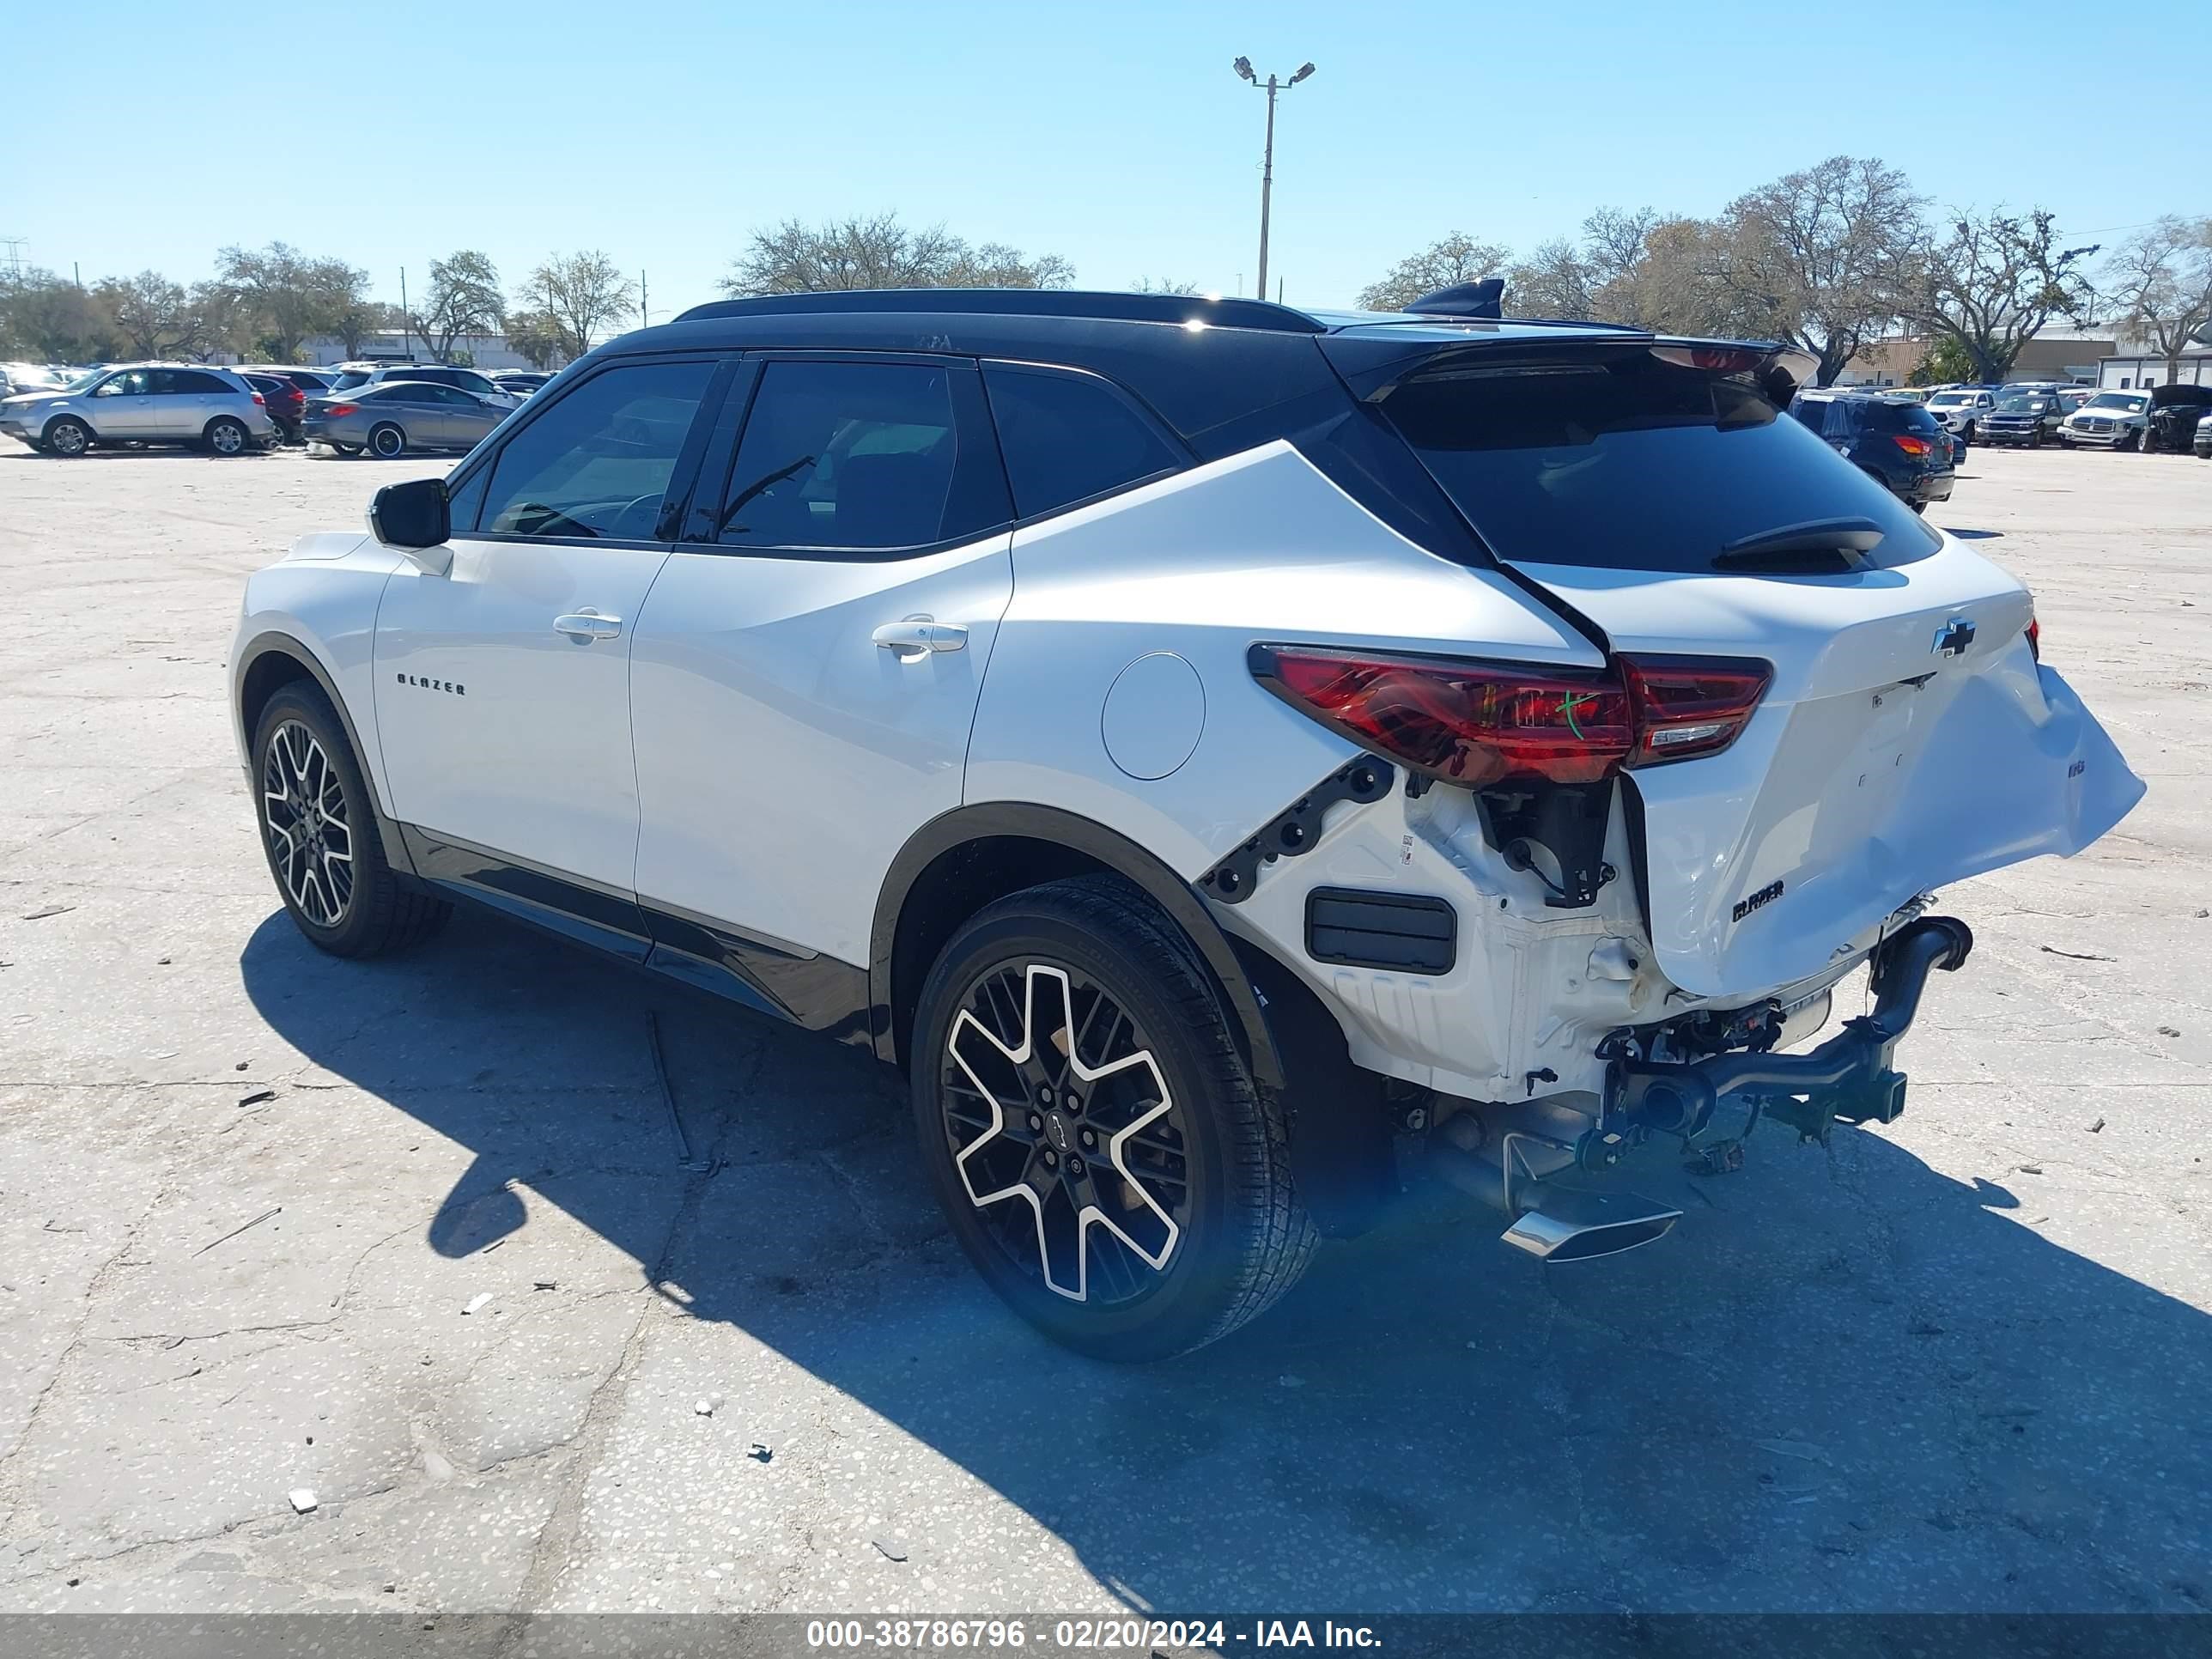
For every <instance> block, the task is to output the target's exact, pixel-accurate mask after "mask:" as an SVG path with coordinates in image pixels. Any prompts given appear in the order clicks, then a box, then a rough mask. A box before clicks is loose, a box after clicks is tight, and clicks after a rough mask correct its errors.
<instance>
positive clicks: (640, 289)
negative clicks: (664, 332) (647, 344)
mask: <svg viewBox="0 0 2212 1659" xmlns="http://www.w3.org/2000/svg"><path fill="white" fill-rule="evenodd" d="M648 292H649V290H648V289H647V288H646V286H645V273H644V272H643V271H639V272H638V273H637V325H638V326H639V327H640V328H651V327H652V326H653V313H651V312H650V311H648V310H647V309H646V305H645V301H646V296H647V293H648Z"/></svg>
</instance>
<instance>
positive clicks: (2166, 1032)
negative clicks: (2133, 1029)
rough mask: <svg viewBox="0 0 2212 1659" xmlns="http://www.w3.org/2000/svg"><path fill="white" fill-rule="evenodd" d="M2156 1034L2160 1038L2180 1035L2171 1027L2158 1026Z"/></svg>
mask: <svg viewBox="0 0 2212 1659" xmlns="http://www.w3.org/2000/svg"><path fill="white" fill-rule="evenodd" d="M2158 1034H2159V1035H2160V1036H2180V1035H2181V1033H2180V1032H2179V1031H2177V1030H2174V1029H2173V1027H2172V1026H2171V1025H2161V1026H2160V1027H2159V1028H2158Z"/></svg>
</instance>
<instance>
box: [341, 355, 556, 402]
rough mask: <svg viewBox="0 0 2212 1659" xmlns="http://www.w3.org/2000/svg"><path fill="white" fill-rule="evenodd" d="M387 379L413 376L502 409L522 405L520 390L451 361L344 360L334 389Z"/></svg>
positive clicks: (419, 381) (421, 382) (354, 388)
mask: <svg viewBox="0 0 2212 1659" xmlns="http://www.w3.org/2000/svg"><path fill="white" fill-rule="evenodd" d="M387 380H411V381H414V382H416V384H418V385H424V386H452V387H453V389H454V390H455V391H456V392H467V393H469V394H470V395H471V397H476V398H483V400H484V401H485V402H486V403H489V404H497V405H498V406H499V407H501V409H520V407H521V406H522V398H521V395H520V393H517V392H510V391H508V390H507V388H505V387H504V386H500V385H499V384H498V383H497V382H495V380H493V379H492V378H491V376H490V375H489V374H482V373H480V372H479V371H477V370H476V369H473V368H454V367H453V365H452V364H450V363H377V364H374V365H373V366H371V367H369V368H362V367H361V366H359V365H358V364H356V365H353V366H351V367H348V366H346V365H343V364H341V365H340V366H339V368H338V371H337V375H336V376H335V377H334V378H333V379H332V380H331V391H333V392H358V391H360V390H361V389H362V387H363V386H381V385H383V384H384V383H385V382H386V381H387Z"/></svg>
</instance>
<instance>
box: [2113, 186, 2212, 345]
mask: <svg viewBox="0 0 2212 1659" xmlns="http://www.w3.org/2000/svg"><path fill="white" fill-rule="evenodd" d="M2105 271H2106V276H2105V283H2106V292H2107V294H2108V295H2109V296H2110V297H2111V299H2112V302H2113V305H2114V307H2115V308H2116V310H2117V312H2118V316H2119V319H2120V320H2121V321H2122V322H2123V323H2124V324H2125V325H2126V326H2127V327H2129V328H2130V329H2132V330H2133V331H2135V332H2136V333H2137V334H2139V335H2141V336H2142V337H2143V339H2145V340H2146V341H2148V342H2149V343H2150V344H2151V346H2152V347H2153V348H2154V349H2155V350H2157V351H2158V352H2159V353H2160V355H2161V356H2164V357H2165V359H2166V379H2167V380H2172V379H2173V378H2174V376H2175V370H2176V368H2177V366H2178V365H2179V362H2180V360H2181V354H2182V353H2183V352H2185V351H2186V350H2188V349H2189V348H2190V346H2191V344H2193V343H2195V342H2196V340H2197V337H2198V336H2199V335H2201V334H2202V333H2203V331H2204V330H2205V328H2206V326H2207V325H2212V218H2207V219H2181V218H2176V217H2173V216H2171V215H2169V216H2167V217H2166V218H2163V219H2160V220H2159V221H2157V222H2155V223H2154V224H2150V225H2147V226H2145V227H2144V228H2142V229H2141V230H2139V231H2137V232H2136V234H2134V235H2132V236H2130V237H2129V238H2128V240H2126V241H2124V242H2123V243H2121V244H2120V246H2119V247H2118V250H2117V251H2115V252H2114V253H2113V255H2112V260H2111V263H2110V264H2107V265H2106V268H2105Z"/></svg>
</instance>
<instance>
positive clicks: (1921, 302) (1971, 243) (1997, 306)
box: [1905, 207, 2097, 383]
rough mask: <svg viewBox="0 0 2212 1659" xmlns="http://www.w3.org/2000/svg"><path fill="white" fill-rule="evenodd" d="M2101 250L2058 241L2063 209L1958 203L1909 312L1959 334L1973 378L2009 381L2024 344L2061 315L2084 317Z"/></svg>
mask: <svg viewBox="0 0 2212 1659" xmlns="http://www.w3.org/2000/svg"><path fill="white" fill-rule="evenodd" d="M2095 252H2097V247H2096V245H2095V244H2094V243H2091V244H2090V245H2089V246H2086V247H2072V248H2062V247H2060V246H2058V233H2057V219H2056V216H2054V215H2053V214H2051V212H2049V211H2048V210H2045V209H2043V208H2034V209H2032V210H2029V211H2028V212H2027V214H2026V215H2025V216H2022V215H2019V214H2012V213H2008V212H2006V211H2005V210H2004V209H2002V207H2000V208H1994V209H1992V210H1990V211H1989V212H1988V213H1985V214H1983V215H1980V216H1975V215H1972V214H1969V213H1966V212H1964V211H1960V210H1953V211H1952V213H1951V215H1950V216H1949V218H1948V220H1947V221H1946V223H1945V234H1944V236H1943V239H1942V241H1940V242H1938V243H1936V245H1935V246H1932V247H1929V248H1927V249H1925V250H1924V251H1923V254H1922V256H1921V269H1920V270H1919V272H1918V274H1917V276H1916V278H1915V280H1914V282H1913V283H1912V284H1911V288H1910V289H1909V291H1908V302H1907V305H1906V307H1905V310H1906V313H1907V314H1908V315H1909V316H1910V317H1911V318H1912V319H1913V320H1915V321H1917V322H1918V323H1920V324H1921V325H1923V326H1924V327H1926V328H1927V329H1928V330H1929V332H1931V333H1933V334H1935V335H1936V336H1938V337H1942V338H1948V339H1950V340H1953V341H1955V342H1956V343H1957V344H1958V345H1959V347H1960V349H1962V350H1963V351H1964V352H1965V353H1966V357H1967V359H1968V361H1969V362H1972V364H1973V377H1974V379H1976V380H1981V381H1986V382H1991V383H1994V382H1998V381H2002V380H2003V379H2004V377H2005V376H2006V375H2007V374H2010V373H2011V372H2012V366H2013V363H2014V362H2015V361H2016V360H2017V359H2018V358H2019V356H2020V349H2021V347H2022V346H2024V345H2026V344H2027V343H2028V342H2029V341H2030V340H2032V339H2033V338H2034V337H2036V336H2037V335H2038V334H2039V333H2040V332H2041V331H2043V328H2044V325H2045V324H2047V323H2049V322H2050V320H2051V319H2052V318H2053V317H2056V316H2058V315H2061V314H2064V315H2067V316H2078V315H2080V314H2081V313H2082V312H2083V311H2084V310H2086V309H2087V307H2088V304H2089V302H2090V298H2091V295H2090V290H2089V285H2088V283H2087V281H2086V280H2084V277H2083V266H2084V264H2085V263H2086V262H2087V260H2088V259H2089V258H2090V257H2091V256H2092V255H2093V254H2094V253H2095Z"/></svg>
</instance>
